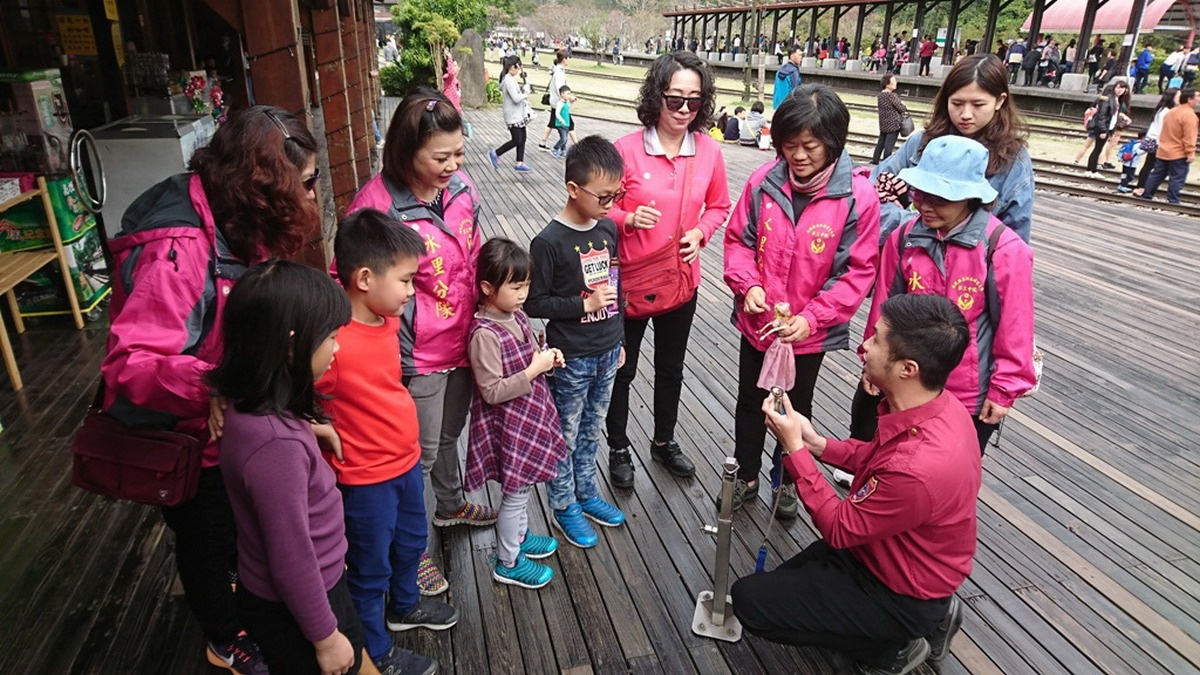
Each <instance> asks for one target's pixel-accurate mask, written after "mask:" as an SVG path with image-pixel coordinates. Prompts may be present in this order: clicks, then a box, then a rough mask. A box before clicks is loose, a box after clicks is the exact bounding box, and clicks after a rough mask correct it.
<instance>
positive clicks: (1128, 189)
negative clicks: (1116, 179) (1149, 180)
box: [1117, 185, 1133, 195]
mask: <svg viewBox="0 0 1200 675" xmlns="http://www.w3.org/2000/svg"><path fill="white" fill-rule="evenodd" d="M1117 192H1119V193H1121V194H1123V195H1127V194H1129V193H1130V192H1133V188H1131V187H1129V186H1128V185H1118V186H1117Z"/></svg>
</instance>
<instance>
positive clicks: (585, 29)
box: [579, 14, 605, 65]
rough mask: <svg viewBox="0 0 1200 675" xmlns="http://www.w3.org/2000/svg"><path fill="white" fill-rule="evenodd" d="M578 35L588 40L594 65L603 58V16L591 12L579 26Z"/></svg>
mask: <svg viewBox="0 0 1200 675" xmlns="http://www.w3.org/2000/svg"><path fill="white" fill-rule="evenodd" d="M579 35H581V36H582V37H583V39H585V40H587V41H588V44H589V45H590V47H591V49H592V53H593V54H594V55H595V57H596V65H600V60H601V59H603V58H604V38H605V34H604V18H603V17H601V16H597V15H595V14H593V15H592V16H591V17H589V18H588V19H587V20H586V21H584V22H583V24H582V25H580V26H579Z"/></svg>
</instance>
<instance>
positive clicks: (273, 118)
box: [263, 108, 292, 141]
mask: <svg viewBox="0 0 1200 675" xmlns="http://www.w3.org/2000/svg"><path fill="white" fill-rule="evenodd" d="M263 113H265V114H266V116H267V117H268V118H270V120H271V121H272V122H274V123H275V126H277V127H279V130H280V131H282V132H283V140H285V141H286V140H288V139H290V138H291V137H292V135H291V134H289V133H288V130H287V127H286V126H284V125H283V122H281V121H280V120H279V118H278V117H276V116H275V113H273V112H271V111H270V110H268V109H266V108H263Z"/></svg>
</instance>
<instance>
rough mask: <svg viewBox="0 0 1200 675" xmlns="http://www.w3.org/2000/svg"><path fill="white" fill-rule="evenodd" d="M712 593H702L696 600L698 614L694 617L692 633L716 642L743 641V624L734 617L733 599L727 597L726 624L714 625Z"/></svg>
mask: <svg viewBox="0 0 1200 675" xmlns="http://www.w3.org/2000/svg"><path fill="white" fill-rule="evenodd" d="M712 603H713V594H712V591H701V592H700V595H699V596H698V597H697V598H696V613H695V614H694V615H693V616H692V632H693V633H695V634H696V635H703V636H704V637H710V638H713V639H714V640H724V641H726V642H737V641H738V640H741V639H742V622H741V621H738V619H737V617H736V616H734V615H733V599H732V598H730V597H729V596H728V595H727V596H725V623H723V624H721V625H713V620H712Z"/></svg>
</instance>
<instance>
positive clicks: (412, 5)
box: [392, 0, 512, 86]
mask: <svg viewBox="0 0 1200 675" xmlns="http://www.w3.org/2000/svg"><path fill="white" fill-rule="evenodd" d="M489 7H493V8H498V9H500V10H502V11H509V10H511V7H512V0H489V2H483V0H404V2H403V3H402V4H400V5H397V6H395V7H392V20H393V21H395V22H396V26H397V28H398V29H399V31H400V36H401V37H400V39H401V40H402V46H403V50H402V51H401V52H400V58H399V62H398V64H397V65H399V67H400V69H401V71H402V72H401V76H402V78H403V80H404V82H405V83H406V84H407V85H408V86H412V85H413V84H415V83H418V82H422V83H427V84H432V85H434V86H440V83H441V81H442V67H443V66H444V64H445V56H444V51H445V49H446V48H448V47H449V46H451V45H453V44H454V43H455V42H457V41H458V38H459V36H460V35H461V33H462V31H464V30H466V29H468V28H473V29H475V30H478V31H484V30H487V26H488V11H489Z"/></svg>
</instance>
